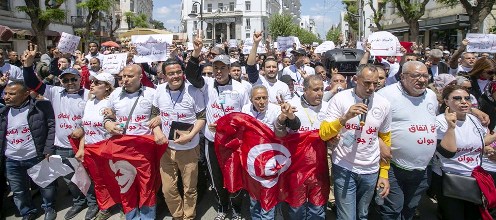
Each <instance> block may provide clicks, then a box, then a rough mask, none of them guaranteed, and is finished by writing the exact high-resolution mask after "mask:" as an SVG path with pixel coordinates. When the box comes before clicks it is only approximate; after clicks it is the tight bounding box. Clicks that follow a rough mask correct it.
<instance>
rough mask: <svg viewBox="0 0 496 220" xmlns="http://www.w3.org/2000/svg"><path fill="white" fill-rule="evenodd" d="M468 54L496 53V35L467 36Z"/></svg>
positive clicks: (470, 34)
mask: <svg viewBox="0 0 496 220" xmlns="http://www.w3.org/2000/svg"><path fill="white" fill-rule="evenodd" d="M466 38H467V40H468V45H467V52H487V53H494V52H496V34H472V33H468V34H467V37H466Z"/></svg>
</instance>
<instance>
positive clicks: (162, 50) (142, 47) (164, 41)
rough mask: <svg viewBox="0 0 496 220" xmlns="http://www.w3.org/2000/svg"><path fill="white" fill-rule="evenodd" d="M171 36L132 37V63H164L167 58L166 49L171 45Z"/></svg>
mask: <svg viewBox="0 0 496 220" xmlns="http://www.w3.org/2000/svg"><path fill="white" fill-rule="evenodd" d="M172 37H173V35H172V34H150V35H133V36H131V43H132V44H133V45H134V46H136V53H137V54H136V55H134V62H136V63H148V62H154V61H165V60H166V59H167V58H168V55H169V54H168V52H167V48H168V45H172Z"/></svg>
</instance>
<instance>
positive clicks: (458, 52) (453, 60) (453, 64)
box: [448, 39, 468, 69]
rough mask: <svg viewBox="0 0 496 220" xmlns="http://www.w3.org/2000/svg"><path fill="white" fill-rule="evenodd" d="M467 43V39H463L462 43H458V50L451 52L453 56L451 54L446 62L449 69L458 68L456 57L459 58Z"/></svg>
mask: <svg viewBox="0 0 496 220" xmlns="http://www.w3.org/2000/svg"><path fill="white" fill-rule="evenodd" d="M467 45H468V40H467V39H463V40H462V44H461V45H460V47H459V48H458V50H456V51H455V52H454V53H453V56H451V58H450V60H449V62H448V64H449V67H450V68H451V69H456V68H458V58H460V56H461V55H462V53H463V52H465V49H467Z"/></svg>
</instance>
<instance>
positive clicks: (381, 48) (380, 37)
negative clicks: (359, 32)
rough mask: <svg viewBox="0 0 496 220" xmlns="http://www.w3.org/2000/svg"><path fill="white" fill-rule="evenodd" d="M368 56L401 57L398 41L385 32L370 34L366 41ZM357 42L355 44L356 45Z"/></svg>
mask: <svg viewBox="0 0 496 220" xmlns="http://www.w3.org/2000/svg"><path fill="white" fill-rule="evenodd" d="M367 42H368V43H370V55H372V56H402V55H403V54H401V50H400V49H401V45H400V41H399V40H398V38H397V37H396V36H394V35H393V34H391V33H389V32H387V31H378V32H374V33H372V34H371V35H370V36H369V38H368V40H367ZM358 43H359V42H357V44H358Z"/></svg>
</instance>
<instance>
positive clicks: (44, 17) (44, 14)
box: [16, 6, 66, 26]
mask: <svg viewBox="0 0 496 220" xmlns="http://www.w3.org/2000/svg"><path fill="white" fill-rule="evenodd" d="M16 9H17V10H18V11H22V12H24V13H26V14H28V15H30V14H31V15H36V18H37V19H39V20H41V21H44V22H49V23H51V22H52V21H63V20H64V19H65V18H66V13H65V11H64V10H62V9H59V8H47V9H46V10H41V9H40V8H32V7H27V6H18V7H17V8H16ZM30 17H31V16H30ZM47 26H48V25H47Z"/></svg>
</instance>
